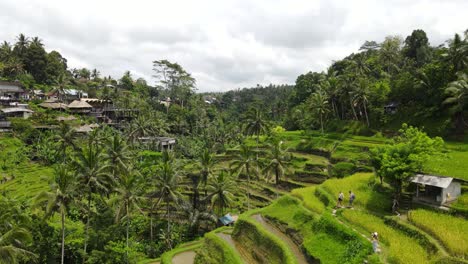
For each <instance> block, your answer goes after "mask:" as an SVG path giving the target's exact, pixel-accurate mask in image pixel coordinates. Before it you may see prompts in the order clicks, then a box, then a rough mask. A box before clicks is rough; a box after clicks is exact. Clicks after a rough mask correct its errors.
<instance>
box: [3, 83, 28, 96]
mask: <svg viewBox="0 0 468 264" xmlns="http://www.w3.org/2000/svg"><path fill="white" fill-rule="evenodd" d="M0 91H1V92H4V93H23V92H24V90H23V88H21V84H20V83H14V82H1V81H0Z"/></svg>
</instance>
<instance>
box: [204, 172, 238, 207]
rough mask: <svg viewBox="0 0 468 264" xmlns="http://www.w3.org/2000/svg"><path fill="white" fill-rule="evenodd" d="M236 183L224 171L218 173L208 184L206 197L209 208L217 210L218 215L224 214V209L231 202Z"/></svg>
mask: <svg viewBox="0 0 468 264" xmlns="http://www.w3.org/2000/svg"><path fill="white" fill-rule="evenodd" d="M235 190H236V183H235V181H234V180H233V179H232V177H231V176H230V175H229V174H228V172H226V171H224V170H223V171H220V172H219V174H218V175H217V176H216V177H214V178H212V179H211V181H210V183H209V184H208V191H209V192H210V195H209V196H208V198H209V200H210V201H211V206H212V207H216V208H217V213H218V215H223V214H224V208H226V207H228V206H229V205H230V204H231V203H232V200H233V197H234V195H233V193H234V191H235Z"/></svg>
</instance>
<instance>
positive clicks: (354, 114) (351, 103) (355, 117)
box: [349, 98, 358, 120]
mask: <svg viewBox="0 0 468 264" xmlns="http://www.w3.org/2000/svg"><path fill="white" fill-rule="evenodd" d="M349 105H350V106H351V110H352V111H353V116H354V119H355V120H358V118H357V114H356V110H354V105H353V100H351V98H349Z"/></svg>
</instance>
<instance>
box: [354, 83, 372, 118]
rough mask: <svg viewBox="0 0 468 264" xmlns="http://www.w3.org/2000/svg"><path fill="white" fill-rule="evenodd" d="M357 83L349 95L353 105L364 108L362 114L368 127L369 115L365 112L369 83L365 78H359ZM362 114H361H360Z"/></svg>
mask: <svg viewBox="0 0 468 264" xmlns="http://www.w3.org/2000/svg"><path fill="white" fill-rule="evenodd" d="M357 83H358V84H357V85H356V86H355V87H354V90H353V91H351V92H350V95H351V96H352V98H353V104H354V105H362V106H363V108H364V116H365V118H366V123H367V127H370V122H369V115H368V113H367V104H368V103H369V100H368V94H369V84H368V82H367V79H365V78H360V79H359V80H358V81H357ZM361 116H362V114H361Z"/></svg>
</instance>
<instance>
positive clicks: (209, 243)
mask: <svg viewBox="0 0 468 264" xmlns="http://www.w3.org/2000/svg"><path fill="white" fill-rule="evenodd" d="M195 263H226V264H241V263H243V261H242V259H241V258H240V256H239V255H238V254H237V252H236V251H235V250H234V249H233V248H232V247H231V246H230V245H229V244H228V243H227V242H226V241H224V240H223V239H222V238H220V237H219V236H217V235H216V231H213V232H210V233H207V234H205V239H204V243H203V246H202V247H201V248H200V250H199V251H198V253H197V256H196V258H195Z"/></svg>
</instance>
